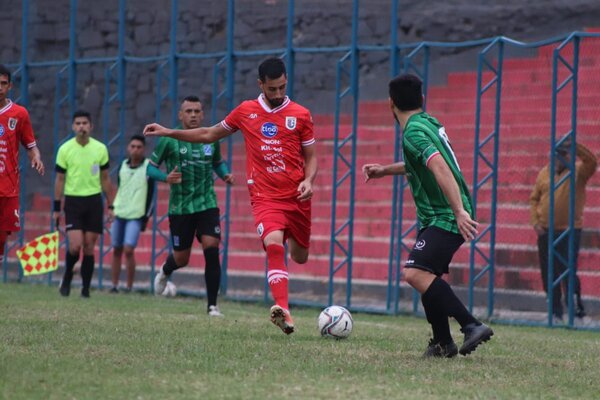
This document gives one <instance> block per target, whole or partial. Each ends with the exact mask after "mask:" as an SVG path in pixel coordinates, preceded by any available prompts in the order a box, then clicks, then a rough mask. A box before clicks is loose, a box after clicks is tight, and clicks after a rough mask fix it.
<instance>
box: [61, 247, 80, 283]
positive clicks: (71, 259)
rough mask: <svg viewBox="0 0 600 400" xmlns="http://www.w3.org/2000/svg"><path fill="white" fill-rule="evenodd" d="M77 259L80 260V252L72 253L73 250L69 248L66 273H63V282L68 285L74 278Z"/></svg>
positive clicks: (66, 258)
mask: <svg viewBox="0 0 600 400" xmlns="http://www.w3.org/2000/svg"><path fill="white" fill-rule="evenodd" d="M77 261H79V253H77V254H71V252H70V251H69V250H67V256H66V257H65V274H64V275H63V283H64V284H65V285H67V286H68V285H70V284H71V280H72V279H73V268H75V264H77Z"/></svg>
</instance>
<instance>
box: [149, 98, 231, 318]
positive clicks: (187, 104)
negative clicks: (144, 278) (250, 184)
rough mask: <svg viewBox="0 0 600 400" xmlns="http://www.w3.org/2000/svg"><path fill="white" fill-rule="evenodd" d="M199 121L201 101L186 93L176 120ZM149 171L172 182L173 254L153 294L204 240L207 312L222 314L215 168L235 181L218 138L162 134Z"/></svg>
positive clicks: (189, 124)
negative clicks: (208, 139)
mask: <svg viewBox="0 0 600 400" xmlns="http://www.w3.org/2000/svg"><path fill="white" fill-rule="evenodd" d="M203 120H204V111H203V109H202V103H201V102H200V99H199V98H198V97H195V96H189V97H186V98H185V99H184V100H183V103H182V104H181V107H180V109H179V121H180V122H181V126H182V127H183V129H193V128H198V127H199V126H200V125H201V124H202V121H203ZM163 162H164V163H165V164H166V166H167V170H168V171H171V173H170V174H169V175H166V174H165V173H163V172H162V171H160V170H158V168H157V167H158V166H160V164H161V163H163ZM148 171H149V174H150V176H152V177H154V178H156V179H158V180H161V181H164V182H169V183H170V195H169V211H168V213H169V228H170V230H171V240H172V244H173V253H172V254H169V256H168V257H167V260H166V262H165V264H164V265H163V266H162V268H160V269H159V271H158V273H157V274H156V276H155V279H154V290H155V292H156V293H157V294H161V293H162V292H163V291H164V290H165V287H166V284H167V280H168V278H169V276H170V275H171V274H172V273H173V271H175V270H177V269H179V268H182V267H185V266H187V265H188V263H189V260H190V254H191V250H192V243H193V242H194V236H196V238H197V239H198V241H199V242H200V243H201V244H202V248H203V251H204V259H205V261H206V264H205V269H204V278H205V282H206V294H207V297H208V308H207V311H208V315H210V316H223V314H222V313H221V312H220V310H219V308H218V307H217V295H218V292H219V286H220V283H221V263H220V260H219V243H220V240H221V227H220V217H219V208H218V206H217V196H216V194H215V189H214V179H213V171H214V172H215V173H216V174H217V175H218V176H219V177H220V178H221V179H223V181H225V182H226V183H228V184H233V182H234V179H233V175H232V174H231V173H230V172H229V170H228V169H227V164H226V163H225V162H224V160H223V158H222V157H221V149H220V145H219V142H215V143H211V144H200V143H189V142H183V141H180V140H177V139H172V138H167V137H163V138H160V141H159V142H158V144H157V146H156V148H155V149H154V151H153V152H152V156H151V157H150V166H149V169H148Z"/></svg>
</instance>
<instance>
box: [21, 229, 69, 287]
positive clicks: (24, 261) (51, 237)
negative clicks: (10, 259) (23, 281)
mask: <svg viewBox="0 0 600 400" xmlns="http://www.w3.org/2000/svg"><path fill="white" fill-rule="evenodd" d="M58 242H59V239H58V231H56V232H52V233H47V234H45V235H42V236H39V237H37V238H36V239H34V240H32V241H31V242H29V243H27V244H26V245H25V246H23V247H21V248H20V249H19V250H17V257H18V258H19V261H20V262H21V267H23V275H25V276H28V275H39V274H45V273H47V272H51V271H56V270H57V269H58Z"/></svg>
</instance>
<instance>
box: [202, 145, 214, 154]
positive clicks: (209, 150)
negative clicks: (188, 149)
mask: <svg viewBox="0 0 600 400" xmlns="http://www.w3.org/2000/svg"><path fill="white" fill-rule="evenodd" d="M204 155H205V156H212V155H213V147H212V145H211V144H205V145H204Z"/></svg>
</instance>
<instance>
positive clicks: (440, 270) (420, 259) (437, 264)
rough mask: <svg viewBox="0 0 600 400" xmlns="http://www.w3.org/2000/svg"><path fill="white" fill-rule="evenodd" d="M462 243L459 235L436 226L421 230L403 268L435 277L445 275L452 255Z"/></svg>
mask: <svg viewBox="0 0 600 400" xmlns="http://www.w3.org/2000/svg"><path fill="white" fill-rule="evenodd" d="M464 242H465V240H464V239H463V237H462V236H461V235H460V234H458V233H452V232H448V231H447V230H444V229H441V228H438V227H437V226H430V227H428V228H425V229H421V230H420V231H419V234H418V236H417V242H416V243H415V245H414V247H413V249H412V251H411V252H410V254H409V256H408V260H407V261H406V264H405V265H404V268H418V269H422V270H425V271H428V272H431V273H432V274H434V275H436V276H442V275H443V274H447V273H448V266H449V265H450V262H451V261H452V257H453V256H454V253H456V251H457V250H458V249H459V248H460V246H461V245H462V244H463V243H464Z"/></svg>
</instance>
